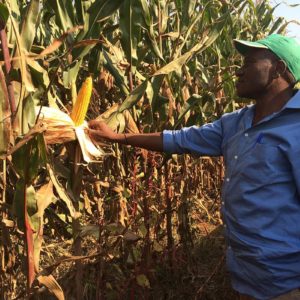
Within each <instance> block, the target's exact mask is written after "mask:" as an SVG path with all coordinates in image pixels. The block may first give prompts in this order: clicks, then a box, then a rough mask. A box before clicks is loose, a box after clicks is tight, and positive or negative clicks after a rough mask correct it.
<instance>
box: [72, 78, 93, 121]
mask: <svg viewBox="0 0 300 300" xmlns="http://www.w3.org/2000/svg"><path fill="white" fill-rule="evenodd" d="M92 89H93V81H92V77H91V76H89V77H87V79H86V80H85V82H84V83H83V85H82V86H81V88H80V90H79V93H78V96H77V99H76V102H75V104H74V107H73V110H72V112H71V115H70V116H71V119H72V120H73V122H74V124H75V126H79V125H81V124H83V122H84V119H85V116H86V113H87V110H88V106H89V104H90V99H91V95H92Z"/></svg>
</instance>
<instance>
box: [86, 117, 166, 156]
mask: <svg viewBox="0 0 300 300" xmlns="http://www.w3.org/2000/svg"><path fill="white" fill-rule="evenodd" d="M88 133H89V135H90V137H91V139H92V140H94V141H95V142H101V141H102V142H103V141H107V142H115V143H120V144H126V145H131V146H134V147H140V148H144V149H148V150H154V151H159V152H162V151H163V135H162V133H161V132H155V133H117V132H114V131H113V130H112V129H111V128H109V126H108V125H106V124H105V123H104V122H103V121H99V120H93V121H90V122H89V129H88Z"/></svg>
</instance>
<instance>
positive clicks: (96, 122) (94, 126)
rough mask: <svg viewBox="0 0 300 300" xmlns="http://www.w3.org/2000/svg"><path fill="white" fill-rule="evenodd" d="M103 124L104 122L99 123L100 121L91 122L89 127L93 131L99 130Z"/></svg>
mask: <svg viewBox="0 0 300 300" xmlns="http://www.w3.org/2000/svg"><path fill="white" fill-rule="evenodd" d="M101 123H104V122H103V121H99V120H91V121H89V123H88V125H89V127H90V128H92V129H97V128H98V127H100V126H101Z"/></svg>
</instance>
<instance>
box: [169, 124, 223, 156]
mask: <svg viewBox="0 0 300 300" xmlns="http://www.w3.org/2000/svg"><path fill="white" fill-rule="evenodd" d="M222 139H223V129H222V121H221V119H219V120H217V121H215V122H213V123H209V124H206V125H203V126H201V127H197V126H192V127H187V128H183V129H181V130H164V131H163V149H164V152H167V153H172V154H175V153H176V154H183V153H191V154H195V155H208V156H220V155H222V149H221V145H222Z"/></svg>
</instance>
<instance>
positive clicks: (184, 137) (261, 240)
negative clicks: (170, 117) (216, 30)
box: [90, 34, 300, 300]
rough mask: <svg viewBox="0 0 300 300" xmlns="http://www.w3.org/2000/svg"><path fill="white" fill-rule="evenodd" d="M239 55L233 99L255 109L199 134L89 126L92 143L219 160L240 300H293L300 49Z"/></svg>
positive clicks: (195, 130) (272, 46)
mask: <svg viewBox="0 0 300 300" xmlns="http://www.w3.org/2000/svg"><path fill="white" fill-rule="evenodd" d="M234 44H235V47H236V49H237V50H238V51H239V52H240V53H241V54H242V55H243V56H244V65H243V66H242V67H241V68H240V69H239V70H238V71H237V73H236V75H237V77H238V80H237V83H236V90H237V94H238V96H240V97H244V98H249V99H253V100H255V105H252V106H248V107H245V108H243V109H240V110H238V111H235V112H233V113H230V114H225V115H223V116H222V117H221V118H220V119H219V120H217V121H216V122H214V123H211V124H206V125H204V126H202V127H200V128H199V127H196V126H193V127H190V128H183V129H181V130H178V131H164V132H163V133H152V134H126V135H125V134H118V133H115V132H113V131H112V130H110V129H109V128H108V127H107V126H106V125H105V124H104V123H101V122H97V121H91V122H90V128H91V130H90V135H91V137H92V138H93V139H94V140H98V139H106V140H107V141H110V142H118V143H123V144H129V145H132V146H138V147H143V148H147V149H150V150H155V151H165V152H170V153H195V154H198V155H210V156H220V155H223V156H224V160H225V165H226V173H225V180H224V184H223V188H222V200H223V202H222V207H221V210H222V216H223V220H224V227H225V238H226V242H227V245H228V248H227V266H228V269H229V271H230V274H231V278H232V285H233V288H234V289H235V290H237V291H238V292H239V293H240V294H241V299H261V300H264V299H274V300H275V299H276V300H279V299H281V300H283V299H290V300H291V299H300V290H299V288H300V92H296V91H295V90H294V85H295V83H296V82H297V81H298V80H300V44H299V42H298V41H297V40H295V39H292V38H288V37H284V36H281V35H277V34H274V35H270V36H268V37H266V38H265V39H263V40H260V41H257V42H246V41H238V40H235V41H234Z"/></svg>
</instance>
